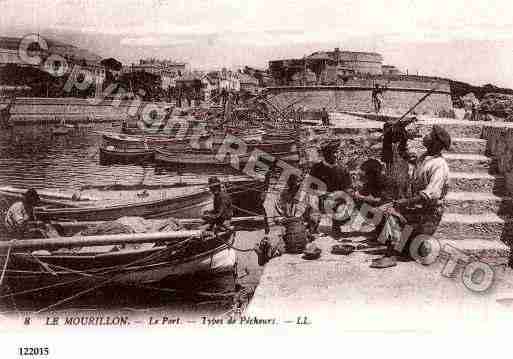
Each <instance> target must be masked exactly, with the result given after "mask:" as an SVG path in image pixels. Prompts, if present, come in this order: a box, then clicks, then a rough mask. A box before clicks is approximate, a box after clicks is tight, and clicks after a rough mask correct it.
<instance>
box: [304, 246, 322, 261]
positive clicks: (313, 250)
mask: <svg viewBox="0 0 513 359" xmlns="http://www.w3.org/2000/svg"><path fill="white" fill-rule="evenodd" d="M321 252H322V250H321V249H320V248H319V247H317V245H316V244H315V243H313V242H312V243H308V244H307V245H306V248H305V250H304V251H303V258H304V259H317V258H319V257H320V256H321Z"/></svg>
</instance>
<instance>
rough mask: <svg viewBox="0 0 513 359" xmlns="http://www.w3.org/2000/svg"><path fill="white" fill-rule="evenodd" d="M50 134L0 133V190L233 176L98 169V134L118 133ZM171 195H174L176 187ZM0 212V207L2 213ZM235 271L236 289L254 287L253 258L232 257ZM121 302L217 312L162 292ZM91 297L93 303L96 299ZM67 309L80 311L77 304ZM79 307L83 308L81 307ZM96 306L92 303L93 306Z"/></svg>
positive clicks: (241, 241) (247, 239)
mask: <svg viewBox="0 0 513 359" xmlns="http://www.w3.org/2000/svg"><path fill="white" fill-rule="evenodd" d="M54 129H55V127H52V126H41V125H30V126H27V125H24V126H15V127H13V128H11V129H2V130H0V131H1V132H0V186H12V187H18V188H30V187H33V188H36V189H45V190H65V191H73V192H74V191H87V190H95V191H102V190H109V191H112V190H113V189H120V190H123V189H137V190H142V189H144V188H159V187H160V186H162V187H170V186H175V185H178V186H180V185H182V184H183V183H184V182H187V181H195V182H198V181H200V182H206V181H207V179H208V176H210V175H213V174H215V175H221V176H222V175H227V174H236V173H233V171H231V172H228V173H227V172H226V171H222V172H220V171H219V170H216V172H212V170H211V169H209V170H208V171H201V170H194V171H195V172H187V171H183V170H180V169H176V168H163V167H159V166H157V165H154V164H151V163H150V164H144V165H102V164H100V161H99V153H98V148H99V144H100V142H101V131H115V132H118V131H119V127H113V125H111V124H105V123H102V124H95V125H94V126H93V127H82V128H70V129H69V133H67V134H65V135H62V134H61V135H57V134H55V133H54ZM177 190H178V191H180V189H179V187H178V188H177ZM5 210H6V209H5V208H2V212H3V213H5ZM2 221H3V218H2ZM260 238H261V236H260V234H258V233H251V235H243V234H242V233H239V234H238V235H237V243H236V245H237V246H238V247H241V248H252V247H253V246H254V245H255V243H257V242H258V240H259V239H260ZM238 272H239V276H242V277H243V278H242V279H240V281H239V283H240V284H241V285H242V286H244V287H250V288H254V287H255V286H256V285H257V283H258V280H259V277H260V274H261V268H260V267H259V266H258V264H257V259H256V255H255V254H254V253H251V252H249V253H239V254H238ZM248 273H249V274H248ZM118 293H119V292H118ZM106 296H107V297H108V295H106ZM127 297H131V298H133V299H134V300H135V302H134V303H123V304H122V305H123V306H135V307H148V306H149V307H162V306H165V307H168V308H175V309H180V308H181V309H184V310H187V309H191V308H196V309H197V310H198V311H200V312H201V311H203V310H209V309H212V308H217V306H216V305H214V306H209V305H207V306H206V307H205V308H202V307H196V306H195V304H193V303H191V302H187V301H185V302H184V301H183V299H180V301H179V302H175V301H174V299H173V296H166V295H164V294H162V293H157V294H156V293H153V297H152V299H151V300H150V296H148V293H139V294H134V293H131V292H130V290H129V293H128V294H127ZM95 298H99V297H98V294H96V295H95ZM144 298H147V299H148V300H144ZM110 302H111V301H110V299H108V298H105V305H106V309H109V304H108V303H110ZM193 302H194V301H193ZM73 305H78V306H81V304H80V302H79V303H78V304H77V303H73ZM83 305H85V306H86V307H87V304H83ZM83 305H82V306H83ZM98 305H99V304H98V303H95V306H98ZM120 305H121V304H120ZM100 306H101V305H100ZM222 309H225V308H222Z"/></svg>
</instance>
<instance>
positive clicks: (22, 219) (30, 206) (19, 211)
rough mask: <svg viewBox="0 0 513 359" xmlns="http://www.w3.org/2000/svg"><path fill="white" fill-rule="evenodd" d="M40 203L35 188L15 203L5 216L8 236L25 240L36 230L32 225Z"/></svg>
mask: <svg viewBox="0 0 513 359" xmlns="http://www.w3.org/2000/svg"><path fill="white" fill-rule="evenodd" d="M39 203H40V199H39V195H38V193H37V191H36V190H35V189H33V188H31V189H29V190H27V192H25V194H24V195H23V199H22V200H21V201H18V202H15V203H14V204H13V205H11V207H9V210H8V211H7V214H6V215H5V227H6V228H7V231H8V234H9V235H11V236H12V237H15V238H23V237H25V236H26V235H27V234H28V233H29V232H31V231H32V230H34V229H35V227H34V226H33V225H31V224H30V222H31V221H34V207H37V206H38V205H39Z"/></svg>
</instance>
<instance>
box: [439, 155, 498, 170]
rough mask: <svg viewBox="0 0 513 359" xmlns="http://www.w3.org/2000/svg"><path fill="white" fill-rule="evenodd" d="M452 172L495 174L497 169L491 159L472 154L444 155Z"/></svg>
mask: <svg viewBox="0 0 513 359" xmlns="http://www.w3.org/2000/svg"><path fill="white" fill-rule="evenodd" d="M443 156H444V158H445V159H446V161H447V163H448V164H449V168H450V170H451V171H456V172H493V171H494V170H495V168H496V165H495V161H494V159H493V158H491V157H487V156H483V155H477V154H472V153H444V155H443Z"/></svg>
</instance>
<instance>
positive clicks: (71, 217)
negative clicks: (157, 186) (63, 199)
mask: <svg viewBox="0 0 513 359" xmlns="http://www.w3.org/2000/svg"><path fill="white" fill-rule="evenodd" d="M211 202H212V195H211V193H210V192H209V191H208V190H207V189H198V190H197V191H195V192H192V193H190V194H186V195H182V196H176V197H171V198H164V199H151V200H141V201H136V202H128V203H112V202H111V201H108V202H105V203H101V202H100V203H94V204H91V205H90V206H84V207H79V208H46V207H38V208H36V209H35V210H34V211H35V217H36V218H37V219H38V220H42V221H109V220H115V219H118V218H121V217H143V218H164V217H177V218H194V217H200V216H201V214H202V213H203V211H205V210H206V209H208V208H209V207H210V206H211Z"/></svg>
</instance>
